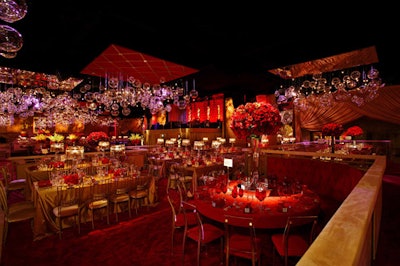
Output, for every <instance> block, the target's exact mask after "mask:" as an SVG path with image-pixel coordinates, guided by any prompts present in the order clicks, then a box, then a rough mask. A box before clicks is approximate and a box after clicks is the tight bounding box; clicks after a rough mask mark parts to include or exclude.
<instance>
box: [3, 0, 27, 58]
mask: <svg viewBox="0 0 400 266" xmlns="http://www.w3.org/2000/svg"><path fill="white" fill-rule="evenodd" d="M27 12H28V6H27V4H26V2H25V0H1V1H0V19H1V20H3V21H5V22H7V23H14V22H16V21H19V20H21V19H23V18H24V17H25V15H26V13H27ZM22 45H23V38H22V35H21V33H19V32H18V31H17V30H16V29H14V28H13V27H11V26H9V25H0V55H1V56H3V57H4V58H14V57H16V56H17V52H18V51H19V50H20V49H21V48H22Z"/></svg>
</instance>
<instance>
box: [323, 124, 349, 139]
mask: <svg viewBox="0 0 400 266" xmlns="http://www.w3.org/2000/svg"><path fill="white" fill-rule="evenodd" d="M343 130H344V129H343V126H342V125H341V124H337V123H329V124H325V125H324V126H323V127H322V136H334V137H339V136H340V135H341V134H342V133H343Z"/></svg>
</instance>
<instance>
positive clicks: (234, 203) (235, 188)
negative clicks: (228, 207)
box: [232, 186, 238, 206]
mask: <svg viewBox="0 0 400 266" xmlns="http://www.w3.org/2000/svg"><path fill="white" fill-rule="evenodd" d="M237 196H238V187H237V186H234V187H233V189H232V198H233V206H236V198H237Z"/></svg>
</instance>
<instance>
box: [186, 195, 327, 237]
mask: <svg viewBox="0 0 400 266" xmlns="http://www.w3.org/2000/svg"><path fill="white" fill-rule="evenodd" d="M252 193H254V191H248V192H247V191H245V193H244V196H243V197H242V198H240V197H237V198H236V200H234V199H233V198H232V196H231V193H230V191H228V192H227V193H226V194H223V193H220V194H217V195H214V196H213V199H211V197H210V194H211V193H210V189H209V188H207V187H199V190H198V191H197V193H196V194H195V199H194V200H193V204H194V205H195V206H196V207H197V210H198V211H199V212H200V213H201V214H202V215H204V216H205V217H207V218H209V219H212V220H214V221H217V222H221V223H224V219H225V215H226V214H227V215H234V216H242V217H252V218H253V224H254V227H255V228H259V229H274V228H284V227H285V225H286V221H287V218H288V217H289V216H299V215H318V214H319V212H320V198H319V196H318V195H317V194H316V193H315V192H313V191H311V190H310V189H308V188H305V189H303V192H302V193H299V194H293V195H290V196H287V197H285V196H283V197H280V196H270V197H267V198H265V199H264V201H263V203H262V209H261V210H260V202H259V201H258V200H257V199H256V198H255V197H254V194H252ZM246 194H247V195H246ZM247 206H251V208H250V209H251V212H250V213H246V212H245V207H247ZM238 226H243V227H247V226H248V224H247V222H246V221H244V222H243V224H238Z"/></svg>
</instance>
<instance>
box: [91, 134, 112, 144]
mask: <svg viewBox="0 0 400 266" xmlns="http://www.w3.org/2000/svg"><path fill="white" fill-rule="evenodd" d="M109 140H110V137H109V136H108V135H107V133H105V132H103V131H95V132H92V133H90V134H89V135H88V136H87V138H86V142H87V143H88V144H89V145H93V146H95V145H96V146H97V145H98V144H99V141H109Z"/></svg>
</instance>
